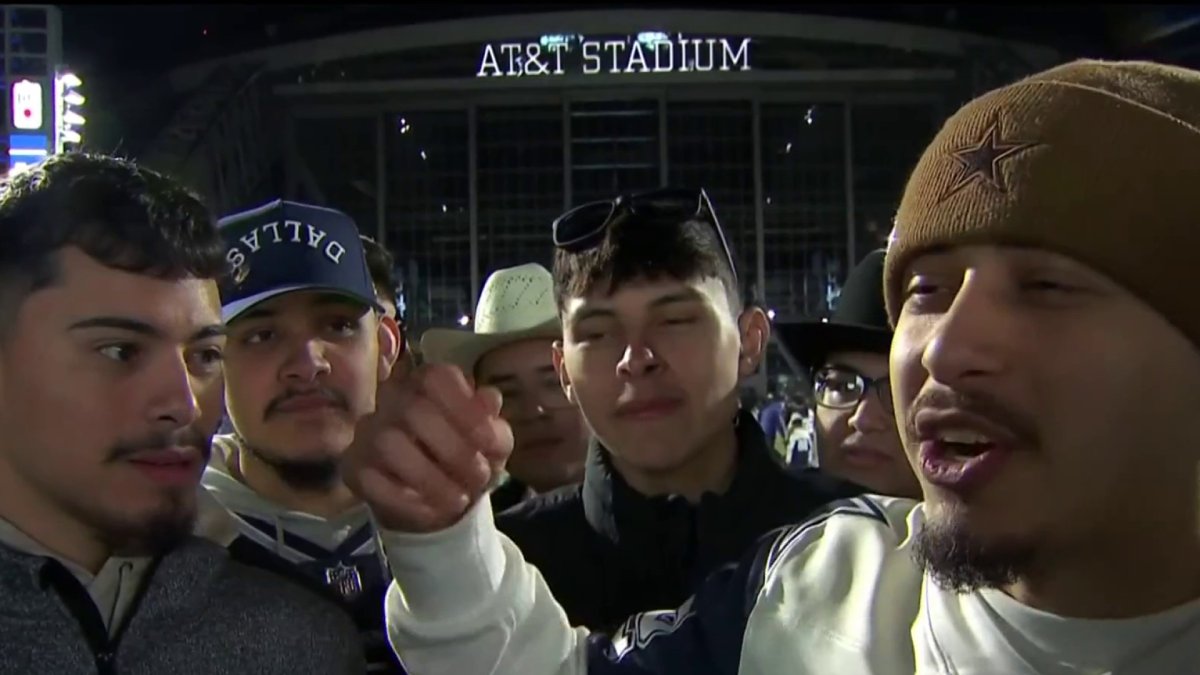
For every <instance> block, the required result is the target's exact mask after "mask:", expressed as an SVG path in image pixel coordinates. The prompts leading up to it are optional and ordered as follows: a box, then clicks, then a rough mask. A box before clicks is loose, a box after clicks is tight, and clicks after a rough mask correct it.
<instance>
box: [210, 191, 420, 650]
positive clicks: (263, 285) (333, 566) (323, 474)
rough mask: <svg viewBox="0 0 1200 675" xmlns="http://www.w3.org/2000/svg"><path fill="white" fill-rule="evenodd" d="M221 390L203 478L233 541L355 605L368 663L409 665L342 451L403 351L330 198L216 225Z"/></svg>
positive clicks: (353, 231) (344, 218)
mask: <svg viewBox="0 0 1200 675" xmlns="http://www.w3.org/2000/svg"><path fill="white" fill-rule="evenodd" d="M219 226H220V229H221V233H222V236H223V238H224V241H225V247H226V250H225V260H226V262H227V263H228V265H229V269H228V274H227V275H226V279H225V280H224V283H222V285H221V310H222V311H221V314H222V317H223V319H224V321H225V323H226V326H227V329H228V332H229V339H228V342H227V344H226V349H225V400H226V410H227V412H228V415H229V420H230V423H231V426H232V428H233V433H232V434H229V435H224V436H218V437H217V438H216V439H215V440H214V451H213V456H212V460H211V462H210V464H209V467H208V470H207V471H205V474H204V486H205V487H206V488H207V489H208V490H209V493H210V494H211V495H212V497H214V498H215V499H216V501H217V502H219V503H220V504H221V505H222V506H223V507H224V508H225V509H226V510H227V511H228V512H229V513H230V514H231V516H232V518H231V520H232V521H233V524H235V525H236V527H235V528H233V529H235V530H236V535H235V536H231V537H230V541H227V542H226V543H227V544H228V545H229V546H230V548H232V549H236V548H238V547H241V548H242V549H247V550H249V551H251V553H249V554H247V555H246V557H247V558H251V559H261V560H262V561H263V563H264V565H263V566H264V567H267V568H268V569H275V568H279V567H280V566H281V565H286V566H289V567H290V568H291V569H292V570H293V571H296V572H299V573H301V574H303V575H306V576H308V577H309V578H310V579H311V580H312V581H313V582H315V583H318V584H322V585H325V586H328V587H329V589H330V590H331V591H332V592H333V593H335V594H337V595H339V596H341V598H342V599H343V600H344V602H345V604H346V606H347V607H348V608H349V609H350V610H351V611H352V612H353V613H354V614H355V617H356V618H357V620H358V622H359V628H360V629H361V630H362V631H363V634H364V638H365V641H366V651H367V656H368V659H369V660H370V661H371V665H372V672H392V673H398V672H402V671H401V668H400V665H399V663H398V662H397V661H396V660H395V657H393V656H392V654H391V652H390V650H389V649H388V647H387V642H386V640H385V638H384V633H383V623H382V616H383V614H382V612H380V611H379V608H380V607H382V606H383V594H384V592H385V590H386V588H387V583H388V580H389V577H388V576H387V575H386V568H385V567H384V566H383V565H382V563H381V561H380V558H379V556H378V555H377V553H376V550H375V540H376V537H375V531H374V528H373V526H372V524H371V522H370V518H369V515H368V512H367V509H366V507H365V506H363V505H362V504H361V503H360V502H359V500H358V499H357V498H356V497H355V496H354V495H353V494H352V493H351V492H350V491H349V489H348V488H347V487H346V486H345V484H344V483H343V482H342V479H341V475H340V473H339V471H338V465H339V460H340V459H341V455H342V453H343V452H344V451H345V450H346V448H347V447H349V445H350V442H351V441H352V440H353V438H354V432H355V426H356V424H357V422H358V420H359V419H360V418H361V417H363V416H364V415H366V414H368V413H370V412H372V411H373V410H374V409H375V393H376V390H377V388H378V386H379V383H380V382H382V381H383V380H385V379H387V377H388V375H389V374H390V372H391V369H392V366H393V365H394V364H395V362H396V357H397V356H398V353H399V342H400V335H399V329H398V328H397V326H396V322H395V320H394V319H393V318H391V317H389V316H387V314H386V313H385V312H384V311H383V309H382V308H381V307H379V305H378V302H377V300H376V295H375V287H374V284H373V283H372V280H371V274H370V271H369V268H368V266H367V260H366V256H365V254H364V251H363V245H362V240H361V239H360V238H359V232H358V227H357V226H356V225H355V224H354V221H353V220H352V219H351V218H350V217H349V216H348V215H346V214H344V213H341V212H340V211H335V210H332V209H327V208H321V207H318V206H311V205H308V204H298V203H296V202H289V201H282V200H278V201H273V202H271V203H269V204H265V205H263V206H260V207H258V208H255V209H251V210H249V211H245V212H243V213H238V214H235V215H232V216H228V217H226V218H223V219H222V220H221V221H220V222H219Z"/></svg>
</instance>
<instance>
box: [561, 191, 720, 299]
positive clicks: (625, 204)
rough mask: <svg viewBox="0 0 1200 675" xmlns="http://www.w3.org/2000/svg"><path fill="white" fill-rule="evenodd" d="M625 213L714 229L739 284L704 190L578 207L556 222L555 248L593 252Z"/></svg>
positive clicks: (621, 198)
mask: <svg viewBox="0 0 1200 675" xmlns="http://www.w3.org/2000/svg"><path fill="white" fill-rule="evenodd" d="M622 213H629V214H632V215H635V216H639V217H642V218H645V219H647V220H657V221H669V220H673V221H676V222H683V221H685V220H692V219H697V220H703V221H704V222H706V223H708V224H710V225H712V228H713V231H714V232H716V234H717V240H718V241H720V242H721V252H722V253H724V254H725V261H726V262H727V263H728V264H729V270H730V272H731V273H732V274H733V280H734V282H737V278H738V277H737V265H735V264H734V263H733V254H732V253H731V252H730V250H729V242H727V241H726V240H725V231H724V230H722V229H721V223H720V221H718V220H717V212H716V211H715V210H714V209H713V205H712V201H711V200H710V199H709V198H708V193H707V192H705V191H704V190H703V189H701V190H681V189H676V188H664V189H661V190H654V191H651V192H642V193H638V194H634V195H621V196H619V197H617V198H616V199H605V200H601V201H596V202H588V203H587V204H583V205H580V206H576V207H575V208H573V209H571V210H570V211H567V212H566V213H564V214H562V215H561V216H559V217H558V218H555V219H554V226H553V228H554V245H555V246H556V247H558V248H561V249H563V250H564V251H570V252H572V253H578V252H580V251H585V250H587V249H589V248H592V247H593V246H595V245H596V244H598V243H599V242H600V240H601V238H602V236H603V234H604V232H605V231H606V230H607V229H608V228H609V226H611V225H612V223H613V221H614V220H615V219H616V217H617V216H618V215H619V214H622Z"/></svg>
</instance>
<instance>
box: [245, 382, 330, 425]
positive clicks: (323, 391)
mask: <svg viewBox="0 0 1200 675" xmlns="http://www.w3.org/2000/svg"><path fill="white" fill-rule="evenodd" d="M300 396H320V397H321V398H323V399H325V400H326V401H328V402H329V404H330V405H332V406H334V407H336V408H338V409H340V410H345V411H349V410H350V401H349V400H348V399H347V398H346V395H345V394H343V393H342V392H340V391H338V390H336V389H333V388H332V387H317V388H316V389H288V390H287V391H285V392H283V393H282V394H280V395H279V396H276V397H275V398H273V399H271V401H270V402H269V403H267V409H266V411H264V412H263V419H264V420H267V419H270V418H271V417H272V416H273V415H275V414H276V413H278V412H279V408H280V407H281V406H282V405H284V404H285V403H287V402H288V401H290V400H292V399H294V398H298V397H300Z"/></svg>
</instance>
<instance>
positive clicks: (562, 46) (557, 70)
mask: <svg viewBox="0 0 1200 675" xmlns="http://www.w3.org/2000/svg"><path fill="white" fill-rule="evenodd" d="M566 48H567V43H565V42H556V43H554V44H552V45H550V51H552V52H554V74H555V75H562V74H563V73H565V72H567V71H565V70H563V66H562V55H563V51H564V50H566Z"/></svg>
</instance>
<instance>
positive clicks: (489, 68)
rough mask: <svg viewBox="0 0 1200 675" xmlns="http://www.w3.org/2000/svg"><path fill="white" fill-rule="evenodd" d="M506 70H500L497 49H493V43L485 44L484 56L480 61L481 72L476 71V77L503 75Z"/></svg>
mask: <svg viewBox="0 0 1200 675" xmlns="http://www.w3.org/2000/svg"><path fill="white" fill-rule="evenodd" d="M502 75H504V72H503V71H501V70H500V64H499V63H497V62H496V50H495V49H492V46H491V45H484V46H483V58H482V59H481V60H480V62H479V72H478V73H475V77H489V76H490V77H501V76H502Z"/></svg>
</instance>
